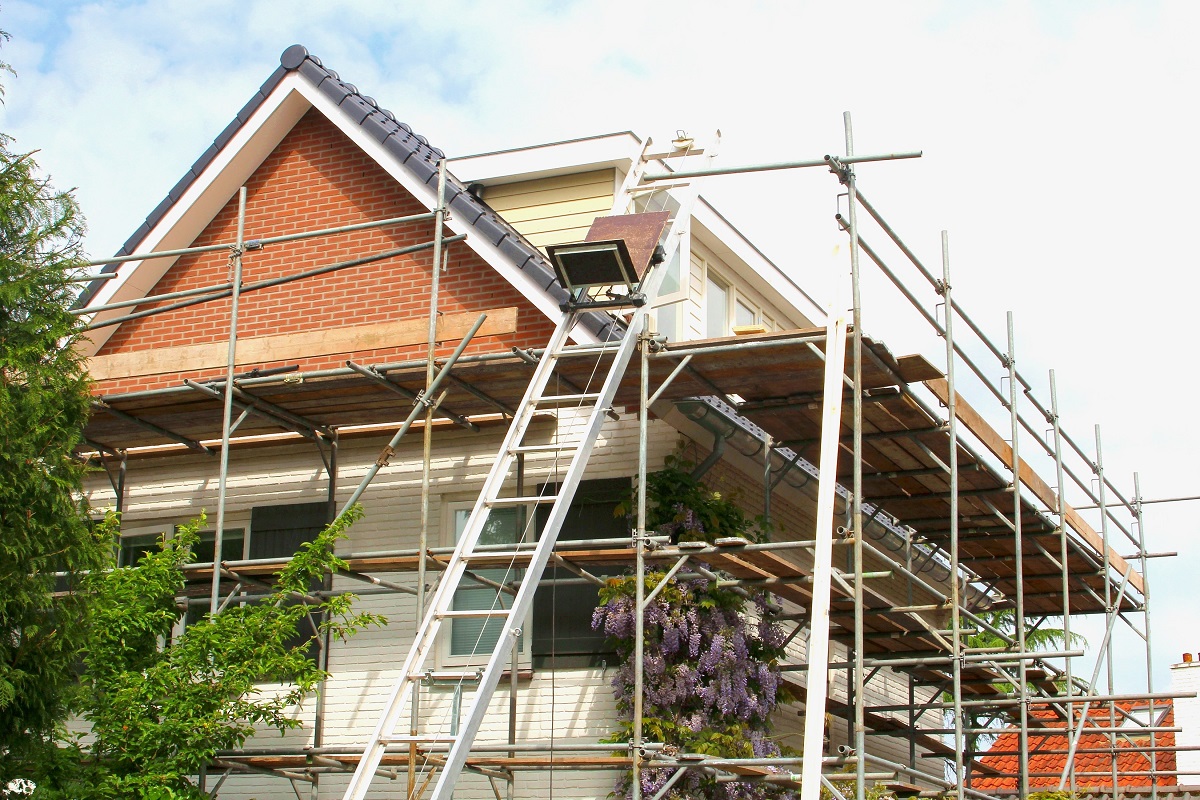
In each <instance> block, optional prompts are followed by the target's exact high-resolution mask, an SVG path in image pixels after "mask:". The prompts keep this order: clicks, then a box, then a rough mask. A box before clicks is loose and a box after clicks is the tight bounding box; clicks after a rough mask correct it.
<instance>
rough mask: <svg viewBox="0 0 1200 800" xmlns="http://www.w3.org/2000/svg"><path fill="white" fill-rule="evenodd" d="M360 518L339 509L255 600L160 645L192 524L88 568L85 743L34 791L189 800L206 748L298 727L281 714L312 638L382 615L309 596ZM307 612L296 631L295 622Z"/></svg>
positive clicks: (309, 672)
mask: <svg viewBox="0 0 1200 800" xmlns="http://www.w3.org/2000/svg"><path fill="white" fill-rule="evenodd" d="M359 516H360V511H359V509H358V508H355V509H352V510H351V512H350V513H348V514H346V515H344V516H343V517H342V518H341V519H340V520H339V521H337V522H336V523H335V524H333V525H330V526H329V527H327V528H326V529H325V530H324V531H323V532H322V533H321V534H319V535H318V536H317V538H316V539H315V540H314V541H313V542H310V543H308V544H304V545H302V546H301V548H300V550H299V552H298V553H297V554H296V555H295V556H294V557H293V558H292V560H291V561H290V562H289V563H288V565H287V566H286V567H284V569H283V570H281V571H280V573H279V574H278V575H277V576H276V578H275V589H274V592H273V593H271V595H270V596H269V597H268V598H266V599H265V600H263V601H260V602H255V603H252V604H251V603H246V604H237V605H234V606H232V607H230V608H228V609H227V610H225V611H223V612H221V613H220V614H218V615H216V616H212V617H206V618H205V619H204V620H202V621H200V622H196V623H193V624H191V625H189V626H188V627H187V628H186V629H185V630H184V631H183V633H182V634H181V635H179V636H178V637H176V638H175V639H174V640H173V641H172V642H171V644H170V646H167V647H164V646H162V642H164V641H167V640H169V639H171V636H172V633H173V631H174V629H175V626H176V624H177V623H178V621H179V619H180V617H181V613H182V612H181V611H180V610H179V608H178V606H177V605H176V597H177V596H178V595H179V594H181V593H182V591H183V589H184V573H183V570H182V567H183V566H185V565H186V564H188V563H190V562H191V561H192V559H193V555H192V551H191V547H192V545H194V544H195V543H196V541H197V540H198V535H197V533H196V531H197V529H198V527H199V525H200V524H202V523H203V519H201V520H200V521H199V522H198V523H196V524H193V525H190V526H186V527H184V528H182V529H180V530H179V531H178V532H177V533H176V534H175V535H174V536H173V537H171V538H170V539H165V540H164V541H163V542H162V543H161V545H160V547H159V549H158V550H156V551H153V552H150V553H147V554H146V555H145V556H143V557H142V559H141V560H140V561H139V562H138V564H137V566H135V567H126V568H121V569H112V570H108V571H105V572H103V573H96V574H94V575H92V576H89V578H88V579H87V580H86V581H85V582H84V586H83V589H84V591H85V592H87V593H89V594H90V595H91V596H92V597H94V598H95V610H94V617H95V623H96V626H95V629H96V635H95V638H94V640H93V644H92V647H91V650H90V651H89V653H88V655H87V657H86V659H85V666H86V668H85V670H84V674H83V678H82V686H83V692H82V697H81V699H80V712H81V714H82V716H83V717H84V719H85V720H87V721H88V722H89V723H90V724H91V734H92V740H91V742H90V744H88V745H87V746H86V747H81V746H79V745H74V746H72V747H70V748H68V751H69V755H70V757H69V759H66V760H69V761H70V769H69V770H63V769H60V770H58V771H57V772H56V773H55V774H54V775H53V776H48V779H47V780H44V782H43V783H42V784H39V791H38V794H37V795H35V798H39V800H40V798H59V797H63V798H66V797H70V798H79V799H80V800H90V799H92V798H94V799H95V800H101V798H103V800H117V799H118V798H155V800H167V799H172V800H173V799H174V798H180V799H181V800H182V799H183V798H188V799H189V800H190V799H191V798H202V797H206V796H207V795H206V794H205V793H204V792H202V791H201V790H200V789H199V787H198V786H197V785H196V784H195V783H194V782H193V778H192V776H195V775H196V774H197V773H198V772H199V770H200V769H201V768H202V767H204V766H207V765H208V764H210V763H211V762H212V760H213V757H214V756H215V754H216V753H217V751H219V750H224V749H231V748H236V747H240V746H241V745H242V744H244V743H245V741H246V740H247V739H248V738H250V737H251V736H253V735H254V733H255V731H256V728H260V729H274V730H277V731H285V730H287V729H290V728H295V727H298V726H300V725H301V720H300V719H299V718H297V717H296V716H293V715H292V714H291V710H292V709H293V708H294V707H295V706H297V705H300V704H302V703H303V702H304V700H305V699H306V697H308V696H309V695H310V694H311V693H312V692H313V691H314V689H315V688H316V686H317V685H318V684H319V683H320V681H321V680H323V679H324V678H325V677H326V674H325V672H324V671H322V670H321V669H320V668H319V667H318V666H317V664H316V663H315V662H314V661H313V660H312V659H310V658H309V657H308V649H309V646H310V645H311V644H312V643H313V640H314V639H316V640H319V641H321V640H324V639H325V637H326V634H329V635H330V636H332V637H337V638H343V639H344V638H346V637H348V636H350V635H352V634H353V633H354V632H356V631H357V630H359V629H361V628H362V627H364V626H368V625H373V624H376V623H379V622H382V618H381V617H377V616H375V615H371V614H363V613H356V612H354V611H353V608H352V601H353V596H352V595H350V594H340V595H335V596H332V597H325V598H313V597H309V596H308V592H309V587H310V586H313V585H314V584H315V583H316V584H317V585H319V581H320V579H321V578H322V577H323V576H324V575H325V574H326V573H327V572H328V571H330V570H336V569H338V568H340V567H344V566H345V563H344V562H343V561H341V560H340V559H338V558H337V557H336V556H334V555H333V550H334V545H335V543H336V542H337V540H338V539H340V538H341V537H343V536H344V535H345V531H346V529H347V528H348V527H349V526H350V525H351V524H352V523H353V522H354V521H355V520H356V519H357V518H358V517H359ZM297 601H300V602H297ZM310 615H311V616H312V618H314V619H316V620H319V622H318V624H317V625H316V626H315V631H314V633H312V634H311V635H310V638H308V639H302V638H298V631H299V630H300V628H301V623H302V621H303V620H304V618H305V617H307V616H310Z"/></svg>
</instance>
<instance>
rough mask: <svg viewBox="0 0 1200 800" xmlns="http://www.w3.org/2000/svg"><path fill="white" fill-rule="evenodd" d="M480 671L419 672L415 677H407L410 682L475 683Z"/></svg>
mask: <svg viewBox="0 0 1200 800" xmlns="http://www.w3.org/2000/svg"><path fill="white" fill-rule="evenodd" d="M482 672H483V670H482V669H476V670H472V671H471V672H456V671H454V670H444V669H443V670H436V671H434V672H419V673H417V674H415V675H409V676H408V679H409V680H410V681H423V680H431V681H477V680H479V678H480V674H481V673H482Z"/></svg>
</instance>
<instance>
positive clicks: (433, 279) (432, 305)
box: [408, 158, 446, 800]
mask: <svg viewBox="0 0 1200 800" xmlns="http://www.w3.org/2000/svg"><path fill="white" fill-rule="evenodd" d="M445 220H446V159H444V158H443V159H441V160H440V161H438V188H437V208H435V209H434V212H433V259H432V264H431V268H430V289H429V331H428V341H427V342H426V355H425V395H424V396H425V398H426V399H427V400H429V401H431V402H430V403H428V404H427V405H426V406H425V429H424V430H423V431H422V437H421V532H420V539H419V544H418V546H417V549H418V550H419V551H420V556H419V557H418V558H417V613H416V618H417V619H422V618H423V617H424V616H425V581H426V553H427V552H428V550H429V481H430V461H431V459H432V457H433V412H434V408H433V402H432V401H433V390H434V388H435V387H434V383H433V378H434V372H435V369H434V357H435V356H436V355H437V321H438V290H439V288H440V286H441V274H442V237H443V227H444V225H445ZM420 719H421V687H420V685H417V686H414V687H413V696H412V706H411V709H410V712H409V733H410V734H411V735H412V736H413V737H414V738H415V737H416V735H417V732H418V726H419V722H420ZM416 777H417V744H416V742H415V741H413V742H411V743H410V744H409V746H408V797H409V798H410V800H411V798H415V797H416V795H417V793H418V792H417V780H416Z"/></svg>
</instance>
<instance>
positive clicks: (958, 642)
mask: <svg viewBox="0 0 1200 800" xmlns="http://www.w3.org/2000/svg"><path fill="white" fill-rule="evenodd" d="M939 292H940V294H941V295H942V298H943V299H944V300H945V302H946V325H945V331H946V333H945V339H946V412H947V417H948V418H949V425H950V431H949V433H950V462H949V464H950V631H951V636H952V640H951V641H952V644H953V646H954V661H953V662H952V664H951V673H952V678H953V691H954V783H955V793H956V796H957V798H958V800H963V782H964V780H965V778H966V776H965V774H964V770H963V752H964V751H965V749H966V747H965V745H966V742H965V741H964V740H963V719H962V714H963V708H962V667H963V643H962V616H961V614H960V612H959V608H960V605H961V603H962V598H961V597H960V591H959V587H960V586H961V582H960V581H959V574H958V413H957V407H956V406H957V403H956V397H955V388H954V301H953V298H952V297H951V293H950V239H949V236H948V234H947V233H946V231H942V283H941V286H940V287H939Z"/></svg>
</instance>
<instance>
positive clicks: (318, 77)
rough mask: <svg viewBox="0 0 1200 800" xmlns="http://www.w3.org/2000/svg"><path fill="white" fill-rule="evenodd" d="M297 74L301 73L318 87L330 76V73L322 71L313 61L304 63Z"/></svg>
mask: <svg viewBox="0 0 1200 800" xmlns="http://www.w3.org/2000/svg"><path fill="white" fill-rule="evenodd" d="M296 72H299V73H300V74H301V75H303V76H304V77H305V78H308V80H309V81H310V82H311V83H312V84H313V85H314V86H316V85H318V84H319V83H320V82H321V81H323V80H325V78H326V77H328V76H329V73H328V72H326V71H325V70H323V69H321V66H320V65H319V64H314V63H313V62H312V61H305V62H304V63H302V64H301V65H300V66H299V68H298V69H296Z"/></svg>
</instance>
